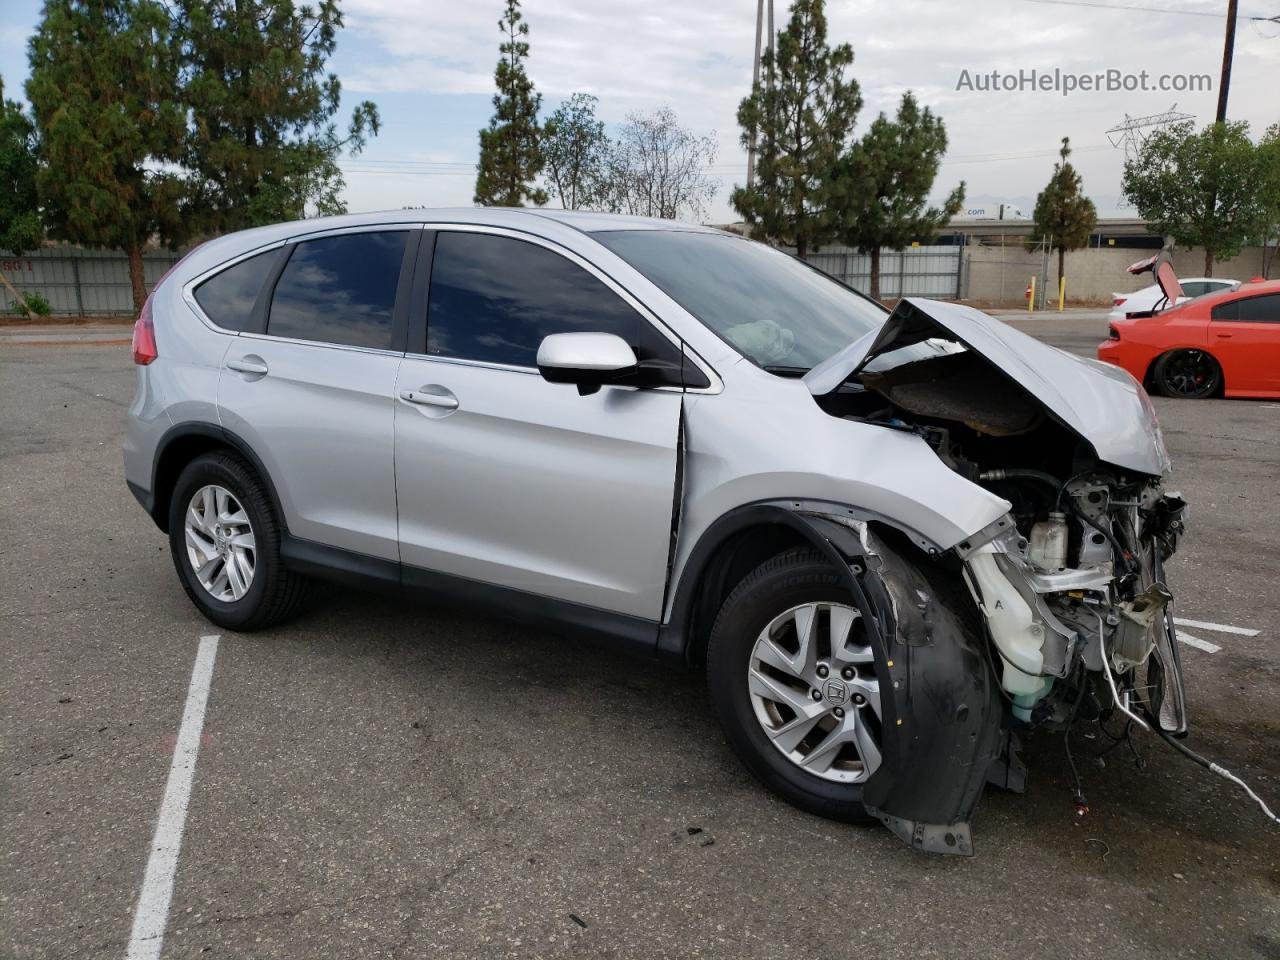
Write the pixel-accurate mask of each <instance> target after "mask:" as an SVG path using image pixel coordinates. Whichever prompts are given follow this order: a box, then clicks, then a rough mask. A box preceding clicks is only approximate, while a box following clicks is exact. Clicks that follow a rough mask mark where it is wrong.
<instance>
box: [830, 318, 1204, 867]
mask: <svg viewBox="0 0 1280 960" xmlns="http://www.w3.org/2000/svg"><path fill="white" fill-rule="evenodd" d="M805 380H806V384H807V385H808V386H809V388H810V391H811V392H812V393H813V395H814V397H815V399H816V400H817V402H818V404H819V405H820V406H821V407H822V409H823V410H824V411H826V412H827V413H828V414H830V415H832V416H836V417H840V418H842V419H849V420H855V421H858V422H861V423H866V424H874V425H877V426H881V427H883V428H885V429H888V430H898V431H907V432H910V433H913V434H916V435H917V436H919V437H920V438H922V439H923V440H924V441H925V442H926V443H928V444H929V446H930V447H931V448H932V449H933V451H934V452H935V453H936V455H937V456H938V458H939V459H940V460H941V461H942V462H943V463H945V464H946V465H947V466H948V467H949V468H950V469H951V470H953V471H955V472H956V473H958V474H960V475H961V476H963V477H964V478H965V479H967V480H969V481H970V482H972V483H974V484H976V485H978V486H981V487H983V488H985V489H986V490H988V491H990V492H991V493H994V494H996V495H997V496H999V497H1001V498H1002V499H1004V500H1005V501H1006V502H1007V503H1008V505H1009V510H1008V513H1007V514H1006V515H1005V516H1003V517H1001V518H999V519H998V520H997V521H995V522H993V523H991V524H989V525H988V526H987V527H986V528H984V529H982V530H977V531H973V532H972V533H971V534H970V535H968V536H967V537H965V538H964V539H963V540H961V541H960V542H958V543H955V544H953V545H949V546H947V548H946V550H945V551H940V553H944V554H945V556H941V555H940V556H939V557H938V558H937V559H938V560H939V561H945V562H949V563H950V564H952V565H953V566H954V567H955V568H956V569H957V570H958V573H959V577H960V578H961V580H962V582H963V584H964V587H965V588H966V589H967V591H968V594H969V596H970V597H971V601H972V605H973V608H974V609H975V610H976V611H978V613H979V614H980V617H979V618H978V619H979V620H980V624H981V626H980V627H979V629H980V630H981V629H983V628H985V638H984V644H983V646H984V649H983V650H981V651H980V652H981V654H982V656H981V657H980V658H979V659H978V660H977V661H976V663H977V666H976V667H972V669H976V670H978V671H980V672H986V673H987V674H989V676H990V678H991V681H992V686H993V687H994V688H996V690H997V691H998V693H999V695H1000V703H999V706H998V707H997V708H996V709H995V711H994V712H995V713H997V714H998V717H997V718H996V719H994V720H988V721H987V722H986V723H985V725H984V726H983V727H982V728H981V729H978V730H974V731H969V730H965V729H963V727H964V724H960V726H959V727H957V726H956V725H955V724H948V723H945V722H944V723H943V724H941V726H940V729H939V730H937V731H925V736H924V737H922V738H920V739H921V744H920V745H919V746H918V749H921V750H929V749H932V747H931V746H930V744H929V743H928V742H927V741H928V739H929V737H935V738H938V737H940V738H942V739H941V741H940V742H945V743H947V744H948V745H947V746H945V747H944V748H943V752H942V754H941V755H935V756H933V757H932V758H931V760H930V762H929V763H927V764H925V765H924V767H925V768H926V770H927V768H928V767H929V766H932V767H933V768H934V770H933V772H934V773H938V772H940V771H938V770H937V767H938V764H939V763H951V764H953V765H954V763H955V762H957V760H956V758H960V761H962V762H963V763H967V764H970V765H977V764H985V768H984V769H983V770H981V771H977V770H970V771H968V774H967V776H966V777H963V778H961V779H962V781H963V782H964V784H966V789H965V790H961V791H959V792H957V791H938V790H932V791H931V790H930V786H929V784H928V783H914V782H913V781H912V779H911V777H910V776H904V773H903V770H904V768H905V764H904V765H903V766H900V767H899V769H898V771H897V773H896V775H895V777H894V778H893V780H892V786H887V787H886V789H885V791H884V793H885V795H883V796H881V795H877V791H876V788H875V784H874V782H870V783H868V786H867V806H868V808H869V809H870V810H871V811H872V812H873V813H874V814H876V815H877V816H879V817H880V819H881V820H882V821H884V822H885V823H886V824H887V825H888V826H889V827H890V828H891V829H893V830H894V831H895V832H896V833H898V834H899V835H900V836H901V837H902V838H903V839H904V840H906V841H907V842H909V843H911V844H912V845H913V846H916V847H918V848H921V849H926V850H933V851H935V852H942V853H968V852H971V844H970V842H969V835H968V820H969V816H970V814H971V812H972V809H973V806H974V805H975V804H976V801H977V797H978V795H979V793H980V791H981V782H979V783H977V784H976V786H975V784H974V780H975V776H976V774H977V773H978V772H981V773H982V774H983V776H982V781H985V780H986V779H987V776H990V777H991V779H993V780H996V781H998V782H1000V783H1001V784H1002V785H1005V786H1016V785H1017V781H1018V780H1019V778H1020V770H1019V769H1018V761H1017V758H1016V756H1015V752H1014V749H1013V744H1014V743H1015V742H1016V735H1017V734H1018V733H1020V732H1024V731H1030V730H1035V729H1049V730H1059V731H1061V730H1065V729H1067V728H1069V727H1070V726H1071V725H1072V724H1074V723H1083V722H1090V721H1097V722H1105V721H1107V720H1109V719H1110V718H1112V717H1117V718H1118V719H1119V720H1120V721H1123V722H1124V723H1125V724H1137V725H1139V726H1144V727H1145V726H1147V725H1149V724H1155V725H1158V727H1159V728H1160V729H1161V730H1162V731H1164V732H1165V733H1167V734H1170V735H1172V736H1175V737H1177V736H1182V735H1184V734H1185V733H1186V731H1187V707H1186V698H1185V693H1184V688H1183V681H1182V667H1181V663H1180V660H1179V654H1178V648H1177V642H1176V633H1175V631H1174V626H1173V616H1172V609H1171V602H1172V599H1173V597H1172V594H1171V593H1170V591H1169V588H1168V586H1167V584H1166V582H1165V574H1164V564H1165V561H1166V560H1167V559H1168V558H1169V556H1170V555H1171V554H1172V553H1173V552H1174V551H1175V550H1176V549H1177V545H1178V540H1179V537H1180V536H1181V534H1182V532H1183V529H1184V523H1185V519H1186V515H1187V506H1186V504H1185V503H1184V502H1183V500H1182V499H1181V497H1180V496H1179V495H1178V494H1176V493H1171V492H1168V491H1166V490H1165V489H1164V478H1165V476H1166V475H1167V473H1168V470H1169V460H1168V456H1167V454H1166V452H1165V448H1164V443H1163V439H1162V437H1161V435H1160V430H1159V426H1158V424H1157V423H1156V419H1155V414H1154V411H1153V410H1152V408H1151V405H1150V401H1149V400H1148V399H1147V397H1146V394H1145V393H1144V392H1143V390H1142V388H1141V386H1140V385H1138V384H1137V383H1136V382H1135V381H1133V380H1132V378H1131V377H1129V376H1128V375H1127V374H1124V373H1122V372H1121V371H1116V370H1112V369H1100V368H1099V366H1098V365H1096V364H1094V363H1092V362H1091V361H1084V360H1080V359H1079V358H1076V357H1072V356H1070V355H1068V354H1065V353H1062V352H1060V351H1057V350H1055V349H1053V348H1051V347H1048V346H1046V345H1044V344H1042V343H1039V342H1038V341H1035V340H1033V339H1032V338H1030V337H1026V336H1025V335H1023V334H1021V333H1019V332H1018V331H1016V330H1013V329H1012V328H1009V327H1007V326H1006V325H1004V324H1002V323H1000V322H999V321H997V320H994V319H993V318H990V317H987V316H985V315H983V314H980V313H978V312H977V311H975V310H972V309H969V308H966V307H961V306H957V305H954V304H943V303H936V302H932V301H927V300H914V299H909V300H906V301H903V303H902V304H900V305H899V307H898V308H897V310H895V311H894V313H893V314H892V315H891V316H890V318H889V319H888V321H887V322H886V324H885V325H884V327H883V328H881V329H880V330H879V331H877V332H875V333H873V334H869V335H868V336H867V337H866V338H864V340H862V341H859V342H858V343H855V344H853V345H851V347H850V348H849V349H848V350H846V351H843V352H842V353H841V354H840V355H837V357H833V358H832V359H831V360H829V361H827V362H826V363H824V364H822V365H820V366H819V367H817V368H815V369H814V370H813V371H811V372H810V374H809V375H808V376H806V378H805ZM885 549H886V548H885V547H883V546H879V547H877V546H875V541H874V540H871V539H868V536H867V533H866V531H865V530H863V531H862V532H861V533H860V536H859V539H858V542H857V544H846V545H845V547H844V548H843V552H844V553H845V554H846V555H853V554H859V555H860V559H858V560H856V561H854V562H855V563H857V565H858V568H859V570H860V571H863V576H862V578H861V580H860V585H861V586H860V589H861V590H862V591H863V593H867V594H871V593H874V589H875V588H868V586H867V584H868V582H869V581H870V582H875V583H883V582H884V579H883V578H874V577H872V578H869V577H868V576H867V574H868V573H870V572H872V571H873V569H874V565H875V564H876V562H877V561H876V559H875V558H876V557H878V556H880V555H881V554H882V553H883V552H884V550H885ZM882 592H883V591H882ZM887 592H889V593H891V592H892V590H889V591H887ZM913 597H923V594H916V593H913V592H912V591H911V590H905V591H902V596H901V597H899V598H898V600H897V601H896V602H890V601H892V598H891V597H886V598H884V602H882V603H881V604H880V605H879V615H880V617H881V622H884V621H886V620H892V621H893V622H894V628H893V630H892V631H891V637H890V638H889V639H887V640H886V644H887V645H892V644H898V645H899V646H898V647H897V649H904V650H905V649H906V648H907V647H908V646H910V644H911V643H912V641H911V640H910V639H909V637H910V635H911V630H910V628H909V622H910V621H911V619H912V618H913V617H927V616H928V611H927V610H923V609H922V610H914V609H913V607H914V606H915V604H914V603H913V599H912V598H913ZM864 601H865V602H867V603H869V604H870V606H871V607H872V608H875V607H876V606H877V605H876V602H875V597H874V596H867V597H864ZM904 624H908V626H907V627H906V628H904ZM917 633H918V634H919V635H918V636H917V646H927V645H928V643H929V642H932V641H929V640H924V641H921V640H920V637H923V636H924V635H925V633H927V631H925V633H920V632H919V631H917ZM913 652H914V653H915V656H916V658H917V659H918V660H920V661H921V662H922V663H924V664H927V663H928V659H929V658H928V656H927V655H923V654H922V652H921V651H920V650H916V651H913ZM886 655H887V657H888V658H889V660H890V661H891V662H892V661H893V660H894V659H895V658H894V650H893V649H889V650H888V651H887V654H886ZM953 660H954V658H953ZM970 661H973V658H972V656H968V655H967V654H966V658H965V662H970ZM955 662H957V663H958V662H960V661H955ZM926 669H927V668H926ZM953 681H954V682H953ZM891 682H892V680H891ZM916 682H917V683H918V684H923V685H929V684H930V683H932V686H933V689H932V691H931V692H930V694H929V695H930V696H932V697H933V698H934V699H935V700H937V699H938V698H941V699H942V701H944V702H943V703H942V705H941V706H939V707H938V709H937V712H938V713H939V714H940V715H944V714H946V712H947V711H952V712H955V711H956V710H958V709H959V706H958V705H962V702H967V701H965V700H964V698H965V696H969V695H970V694H969V693H967V692H966V690H965V688H964V685H963V682H962V681H955V680H954V678H950V679H948V678H942V682H941V683H940V682H939V678H938V677H936V676H935V677H934V678H933V680H932V681H931V680H930V679H929V678H928V677H927V676H926V675H925V674H924V673H921V674H920V676H918V677H917V678H916ZM947 683H951V684H952V686H951V687H947V686H946V684H947ZM978 686H981V685H978ZM974 690H975V691H976V690H977V687H974ZM981 696H982V697H985V696H986V694H985V693H984V694H982V695H981ZM980 699H981V697H980V698H979V700H980ZM975 702H978V701H975ZM944 719H945V718H944ZM970 725H972V724H970ZM993 725H998V729H997V733H996V734H995V735H994V737H995V740H996V742H997V749H996V750H995V752H994V754H993V753H991V750H990V742H991V737H992V736H993V735H992V733H991V729H992V726H993ZM947 726H950V727H951V730H950V732H951V733H957V734H958V735H960V736H961V741H957V742H956V743H954V744H952V743H951V742H950V740H948V739H947V738H948V736H949V734H948V733H947V732H946V731H944V730H942V729H941V728H942V727H947ZM963 737H969V741H968V742H967V743H966V742H963ZM952 739H954V738H952ZM948 751H950V752H948ZM922 775H924V776H926V777H927V776H928V775H929V774H928V773H927V772H926V773H924V774H922ZM916 779H919V777H917V778H916ZM943 779H944V778H941V777H939V778H938V779H936V780H934V781H933V783H935V784H936V783H940V782H942V780H943ZM873 780H874V778H873ZM890 782H891V781H890V778H889V777H887V776H886V778H885V783H886V784H889V783H890ZM1076 801H1077V804H1078V806H1081V807H1083V797H1082V796H1080V794H1079V790H1077V797H1076ZM957 837H959V838H961V839H960V841H959V842H957V840H956V838H957Z"/></svg>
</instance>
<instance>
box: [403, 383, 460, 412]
mask: <svg viewBox="0 0 1280 960" xmlns="http://www.w3.org/2000/svg"><path fill="white" fill-rule="evenodd" d="M400 399H401V400H403V401H405V402H406V403H416V404H418V405H419V406H422V407H439V408H440V409H441V410H457V409H458V398H457V397H455V396H454V395H453V393H452V392H451V391H449V390H447V389H446V388H444V387H441V386H437V385H435V384H431V385H430V386H426V387H419V388H418V389H417V390H401V391H400Z"/></svg>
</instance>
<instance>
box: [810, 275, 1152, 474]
mask: <svg viewBox="0 0 1280 960" xmlns="http://www.w3.org/2000/svg"><path fill="white" fill-rule="evenodd" d="M904 303H906V304H909V305H910V306H911V307H914V308H915V310H916V311H918V313H915V312H913V313H911V314H907V313H906V311H904V310H903V309H902V308H901V307H900V308H899V309H898V310H897V311H895V312H894V314H893V315H892V316H891V317H890V319H889V320H888V322H886V323H885V325H884V326H883V327H882V328H881V329H880V330H879V331H873V332H872V333H868V334H866V335H865V336H863V337H861V338H859V339H858V340H855V341H854V342H853V343H851V344H850V345H849V346H848V347H846V348H845V349H844V350H842V351H840V352H839V353H837V354H836V355H835V356H833V357H830V358H829V359H828V360H826V361H824V362H823V363H821V364H819V365H818V366H816V367H814V368H813V369H812V370H810V371H809V373H808V374H806V375H805V377H804V381H805V383H806V385H807V386H808V387H809V389H810V391H811V392H812V393H813V394H814V395H816V396H820V395H822V394H825V393H829V392H831V391H832V390H834V389H836V388H837V387H839V386H840V384H841V383H843V382H844V381H845V380H847V379H848V378H849V377H850V376H852V375H853V374H854V373H855V372H856V371H857V370H858V369H859V368H860V367H862V366H864V365H866V364H867V363H868V362H870V361H871V360H873V359H874V358H875V357H877V356H880V355H883V354H885V353H887V352H889V351H891V350H894V349H896V348H898V347H900V346H905V345H908V344H911V343H920V342H922V341H924V340H926V339H929V338H931V337H937V336H939V335H940V334H941V335H944V336H950V337H954V338H955V339H956V340H957V341H958V342H959V343H961V344H962V345H963V346H965V347H966V348H968V349H969V350H972V351H974V352H975V353H977V354H979V355H981V356H982V357H983V358H985V359H986V360H987V361H988V362H989V363H990V364H991V365H992V366H994V367H995V368H996V369H998V370H999V371H1000V372H1002V373H1004V374H1005V375H1006V376H1008V377H1010V378H1011V379H1013V380H1014V381H1015V382H1016V383H1018V384H1019V385H1020V386H1022V387H1023V388H1024V389H1026V390H1027V391H1028V392H1029V393H1030V394H1031V395H1032V396H1033V397H1035V398H1036V399H1037V400H1038V401H1040V403H1041V404H1043V405H1044V407H1045V409H1046V410H1048V411H1049V412H1050V413H1051V414H1052V415H1053V416H1055V417H1056V418H1057V419H1058V420H1059V421H1060V422H1061V423H1063V424H1064V425H1065V426H1067V427H1068V428H1070V429H1071V430H1072V431H1073V432H1074V433H1075V434H1076V435H1077V436H1079V437H1081V438H1083V439H1084V440H1086V441H1088V443H1090V444H1091V445H1092V446H1093V449H1094V452H1095V453H1097V455H1098V459H1099V460H1102V461H1103V462H1105V463H1110V464H1112V465H1114V466H1117V467H1125V468H1127V469H1129V470H1136V471H1138V472H1139V473H1145V474H1150V475H1152V476H1157V477H1158V476H1162V475H1164V474H1166V473H1168V472H1169V466H1170V464H1169V457H1168V454H1167V453H1166V452H1165V446H1164V439H1163V437H1162V436H1161V434H1160V424H1159V422H1158V421H1157V420H1156V415H1155V411H1154V409H1153V408H1152V406H1151V401H1150V400H1149V399H1148V397H1147V394H1146V391H1144V390H1143V389H1142V386H1141V384H1139V383H1138V381H1136V380H1135V379H1134V378H1133V377H1132V376H1131V375H1130V374H1129V373H1127V372H1126V371H1124V370H1121V369H1120V368H1119V367H1114V366H1111V365H1110V364H1106V363H1100V362H1098V361H1096V360H1087V359H1084V358H1082V357H1077V356H1074V355H1073V354H1070V353H1067V352H1066V351H1063V350H1059V349H1057V348H1056V347H1051V346H1049V345H1048V344H1045V343H1041V342H1040V341H1039V340H1036V339H1035V338H1034V337H1031V336H1028V335H1027V334H1025V333H1023V332H1022V331H1021V330H1016V329H1014V328H1013V327H1011V326H1009V325H1008V324H1006V323H1001V322H1000V321H999V320H997V319H995V318H994V317H991V316H988V315H987V314H985V313H982V312H980V311H978V310H975V309H974V308H973V307H967V306H964V305H963V304H958V303H942V302H940V301H937V300H924V299H920V298H917V297H907V298H906V300H905V301H904ZM908 316H911V317H913V318H918V317H920V316H924V317H926V318H927V320H928V321H930V323H919V322H918V320H908V319H907V317H908Z"/></svg>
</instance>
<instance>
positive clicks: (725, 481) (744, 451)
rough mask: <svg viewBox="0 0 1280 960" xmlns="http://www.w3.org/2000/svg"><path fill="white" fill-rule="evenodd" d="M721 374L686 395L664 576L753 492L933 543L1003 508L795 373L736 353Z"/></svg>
mask: <svg viewBox="0 0 1280 960" xmlns="http://www.w3.org/2000/svg"><path fill="white" fill-rule="evenodd" d="M724 381H725V389H724V392H723V393H722V394H721V395H720V396H716V397H687V398H686V400H685V450H686V457H687V466H686V470H685V484H684V502H683V505H682V509H681V517H680V532H679V538H678V544H677V552H676V560H675V568H674V571H673V582H676V583H678V582H680V578H681V575H682V573H683V572H684V567H685V565H686V563H687V562H688V560H689V555H690V553H691V552H692V551H693V548H694V547H695V545H696V544H697V542H698V540H699V539H700V538H701V536H702V535H703V534H704V533H706V531H707V530H708V528H710V526H711V525H712V524H713V523H715V522H716V520H718V519H719V518H720V517H722V516H724V515H725V514H726V513H729V512H730V511H732V510H734V509H736V508H738V507H742V506H746V505H748V504H753V503H759V502H761V501H772V500H779V499H781V500H794V501H797V503H798V502H800V501H809V502H812V501H819V502H825V503H827V504H828V505H830V509H831V511H832V512H833V513H837V514H838V513H840V512H841V511H842V509H843V508H844V507H850V508H855V509H856V510H858V511H859V512H860V513H861V514H863V515H871V516H877V517H880V518H883V519H885V520H887V521H889V522H890V523H892V524H893V525H895V526H897V527H898V528H900V529H902V530H903V531H904V532H906V533H908V534H909V535H910V536H911V537H912V539H913V540H914V541H915V543H916V545H917V546H919V547H921V548H922V549H926V550H938V551H941V550H946V549H949V548H951V547H953V546H955V545H956V544H957V543H959V542H960V541H962V540H964V539H966V538H967V537H970V536H972V535H974V534H976V533H978V532H979V531H981V530H982V529H983V528H985V527H987V526H988V525H990V524H992V523H994V522H995V521H997V520H998V519H1000V518H1001V517H1002V516H1004V515H1005V514H1006V513H1007V512H1008V510H1009V503H1008V501H1006V500H1003V499H1001V498H1000V497H997V496H996V495H995V494H992V493H990V492H989V491H987V490H985V489H983V488H982V487H980V486H978V485H977V484H974V483H970V482H969V481H968V480H965V479H964V478H963V477H961V476H960V475H959V474H957V473H956V472H955V471H953V470H951V469H950V468H948V467H947V466H946V465H945V464H944V463H943V462H942V461H941V460H939V459H938V457H937V455H936V454H935V453H934V452H933V450H932V448H930V447H929V445H928V444H927V443H926V442H925V441H924V440H922V439H921V438H920V437H919V436H917V435H915V434H912V433H907V432H904V431H898V430H887V429H885V428H883V427H878V426H873V425H871V424H865V423H858V422H856V421H853V420H844V419H839V418H837V417H832V416H829V415H828V414H826V413H824V412H823V411H822V410H821V409H820V408H819V407H818V405H817V404H816V403H815V402H814V400H813V397H812V396H811V395H810V394H809V392H808V390H806V389H805V385H804V384H803V383H802V382H801V381H799V380H794V379H784V378H780V377H776V376H774V375H772V374H769V373H766V372H765V371H764V370H761V369H760V368H758V367H756V366H754V365H753V364H750V363H748V362H747V361H745V360H743V361H741V362H739V363H736V364H734V365H733V366H732V367H730V368H729V369H728V370H726V371H725V372H724ZM806 509H814V508H813V506H812V503H807V504H806ZM668 612H669V611H668Z"/></svg>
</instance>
